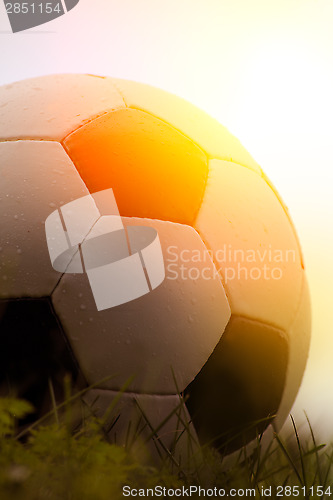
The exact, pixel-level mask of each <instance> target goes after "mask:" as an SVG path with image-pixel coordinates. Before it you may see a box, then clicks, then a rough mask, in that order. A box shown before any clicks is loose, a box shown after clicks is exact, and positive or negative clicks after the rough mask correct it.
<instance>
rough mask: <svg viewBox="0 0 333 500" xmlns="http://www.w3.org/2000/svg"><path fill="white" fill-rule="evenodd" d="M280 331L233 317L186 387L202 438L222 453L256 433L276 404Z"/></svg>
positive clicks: (282, 344) (282, 362)
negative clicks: (209, 354)
mask: <svg viewBox="0 0 333 500" xmlns="http://www.w3.org/2000/svg"><path fill="white" fill-rule="evenodd" d="M288 354H289V353H288V343H287V338H286V336H285V335H284V333H283V332H282V331H280V330H278V329H276V328H274V327H272V326H269V325H265V324H263V323H260V322H257V321H251V320H250V319H247V318H241V317H232V318H231V320H230V322H229V324H228V326H227V328H226V330H225V332H224V333H223V335H222V337H221V340H220V341H219V343H218V344H217V346H216V347H215V349H214V351H213V353H212V354H211V356H210V357H209V359H208V361H207V362H206V364H205V365H204V366H203V368H202V370H201V371H200V372H199V374H198V375H197V376H196V377H195V379H194V380H193V382H191V384H189V386H188V387H187V388H186V390H185V396H186V398H187V402H186V406H187V408H188V410H189V412H190V415H191V417H192V420H193V423H194V426H195V428H196V431H197V433H198V436H199V439H200V441H201V442H202V443H208V444H211V445H214V446H215V447H216V448H218V449H219V450H221V451H222V452H225V453H230V452H232V451H234V450H237V449H239V448H241V447H242V446H243V445H245V444H247V443H248V442H249V441H251V440H253V439H255V438H256V436H257V435H260V434H261V433H262V432H263V431H264V430H265V428H266V427H267V426H268V424H269V423H270V422H271V421H272V418H273V417H274V416H275V414H276V413H277V411H278V409H279V405H280V402H281V398H282V393H283V389H284V385H285V379H286V371H287V366H288Z"/></svg>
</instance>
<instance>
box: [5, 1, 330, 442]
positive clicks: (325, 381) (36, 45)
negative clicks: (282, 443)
mask: <svg viewBox="0 0 333 500" xmlns="http://www.w3.org/2000/svg"><path fill="white" fill-rule="evenodd" d="M332 27H333V0H251V1H249V0H167V1H161V0H117V1H115V0H80V2H79V4H78V5H77V7H75V9H73V10H72V11H71V12H70V13H68V14H67V15H66V16H63V17H60V18H59V19H57V20H55V21H52V22H51V23H49V24H46V25H44V26H41V27H39V28H35V29H33V30H30V31H28V32H26V33H24V32H23V33H18V34H15V35H13V34H12V33H11V32H10V26H9V22H8V19H7V17H6V12H5V9H4V6H3V4H2V3H1V4H0V62H1V66H0V68H1V69H0V84H3V83H8V82H12V81H15V80H20V79H23V78H27V77H32V76H36V75H43V74H48V73H59V72H67V73H68V72H87V73H96V74H101V75H109V76H117V77H122V78H128V79H133V80H137V81H142V82H146V83H150V84H152V85H156V86H158V87H161V88H164V89H166V90H169V91H171V92H174V93H176V94H178V95H180V96H182V97H185V98H186V99H188V100H189V101H192V102H193V103H194V104H196V105H198V106H199V107H201V108H203V109H205V110H206V111H207V112H208V113H210V114H211V115H213V116H215V117H216V118H217V119H218V120H219V121H221V122H222V123H223V124H224V125H226V126H227V127H228V128H229V129H230V130H231V132H233V133H234V134H235V135H236V136H237V137H238V138H239V139H240V140H241V141H242V142H243V144H244V145H245V146H246V147H247V149H248V150H249V151H250V153H251V154H252V156H254V158H255V159H256V160H257V161H258V162H259V163H260V164H261V166H262V167H263V169H264V170H265V172H266V174H267V175H268V176H269V177H270V178H271V180H272V181H273V183H274V184H275V185H276V187H277V188H278V190H279V192H280V194H281V195H282V197H283V198H284V200H285V202H286V203H287V205H288V207H289V209H290V212H291V215H292V217H293V219H294V222H295V225H296V228H297V230H298V233H299V236H300V239H301V242H302V246H303V251H304V256H305V263H306V267H307V272H308V277H309V282H310V288H311V295H312V302H313V341H312V347H311V354H310V359H309V363H308V368H307V371H306V374H305V378H304V382H303V386H302V389H301V391H300V394H299V397H298V399H297V402H296V405H295V407H294V410H293V413H294V414H295V416H296V419H298V422H300V421H301V420H302V410H303V409H305V410H306V411H307V413H308V415H309V417H310V420H311V422H312V424H313V425H314V427H315V430H316V432H317V434H318V435H319V436H320V437H322V439H326V440H327V439H332V438H333V424H332V423H331V422H333V304H332V301H333V284H332V283H333V269H332V257H333V227H332V226H333V224H332V221H333V196H332V192H331V191H332V187H333V159H332V151H331V150H332V146H333V28H332Z"/></svg>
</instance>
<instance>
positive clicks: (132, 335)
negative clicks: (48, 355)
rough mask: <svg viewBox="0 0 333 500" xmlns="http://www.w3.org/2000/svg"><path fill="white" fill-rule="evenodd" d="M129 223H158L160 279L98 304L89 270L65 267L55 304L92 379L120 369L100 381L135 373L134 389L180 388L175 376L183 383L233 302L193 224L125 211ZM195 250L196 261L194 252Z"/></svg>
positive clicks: (113, 383)
mask: <svg viewBox="0 0 333 500" xmlns="http://www.w3.org/2000/svg"><path fill="white" fill-rule="evenodd" d="M123 222H124V225H125V227H126V226H128V225H131V226H133V225H134V226H148V227H152V228H154V229H156V230H157V233H158V236H159V239H160V242H161V246H162V251H163V254H164V262H165V273H166V276H165V279H164V281H163V282H162V284H161V285H159V286H157V288H155V289H154V290H152V291H150V292H149V293H147V294H146V295H143V296H142V297H140V298H138V299H135V300H132V301H130V302H127V303H125V304H122V305H119V306H116V307H112V308H109V309H105V310H102V311H97V308H96V304H95V301H94V297H93V294H92V290H91V288H90V286H89V281H88V279H87V276H86V275H85V274H65V275H64V276H63V277H62V279H61V281H60V283H59V285H58V287H57V288H56V290H55V292H54V294H53V297H52V299H53V304H54V307H55V310H56V312H57V314H58V317H59V319H60V321H61V323H62V325H63V327H64V329H65V331H66V334H67V336H68V338H69V340H70V342H71V345H72V348H73V351H74V353H75V355H76V357H77V359H78V362H79V364H80V366H81V368H82V370H83V373H84V375H85V377H86V379H87V381H88V383H98V382H99V381H101V380H102V379H103V378H104V377H107V376H109V375H114V374H116V375H117V377H116V378H114V379H111V380H109V381H108V382H104V383H103V384H102V383H101V384H100V385H101V387H106V388H108V389H115V390H116V389H119V387H121V385H122V384H123V383H124V381H125V380H127V379H128V377H130V376H132V375H134V377H135V379H134V381H133V383H132V384H131V387H130V390H131V391H135V392H146V393H158V394H175V393H177V386H176V384H175V381H174V378H173V377H175V379H176V381H177V384H178V388H179V390H183V389H184V388H185V387H186V386H187V385H188V383H189V382H190V381H191V380H192V379H193V378H194V377H195V376H196V375H197V373H198V372H199V370H200V369H201V368H202V366H203V365H204V363H205V362H206V361H207V359H208V357H209V356H210V354H211V353H212V351H213V349H214V347H215V345H216V344H217V342H218V341H219V339H220V337H221V335H222V334H223V332H224V329H225V327H226V324H227V323H228V321H229V317H230V308H229V304H228V301H227V298H226V295H225V292H224V289H223V287H222V284H221V281H220V278H219V276H218V274H217V273H215V268H214V265H213V263H212V261H211V259H210V256H209V255H208V254H207V250H206V248H205V246H204V244H203V242H202V240H201V239H200V237H199V235H198V233H197V232H196V231H195V230H194V229H193V228H191V227H189V226H185V225H181V224H175V223H171V222H165V221H158V220H152V219H137V218H126V217H124V218H123ZM111 253H112V248H110V254H111ZM192 254H196V260H194V262H192V261H191V260H189V259H188V257H189V255H192ZM133 279H134V277H133ZM113 286H114V288H115V289H117V287H121V286H122V284H121V283H119V282H117V281H115V282H114V284H113ZM133 286H135V282H133Z"/></svg>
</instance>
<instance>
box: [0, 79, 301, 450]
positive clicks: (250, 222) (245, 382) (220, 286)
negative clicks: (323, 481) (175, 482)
mask: <svg viewBox="0 0 333 500" xmlns="http://www.w3.org/2000/svg"><path fill="white" fill-rule="evenodd" d="M0 139H1V142H0V221H1V223H0V224H1V226H0V228H1V229H0V231H1V232H0V238H1V240H0V247H1V249H0V250H1V252H0V283H1V287H0V299H1V300H0V329H1V350H0V352H1V354H0V390H1V394H8V393H10V394H15V395H17V396H20V397H23V398H26V399H28V400H30V401H31V402H32V403H33V405H34V407H35V413H34V414H33V415H32V416H31V417H30V419H36V418H38V417H39V416H40V415H42V414H44V413H45V412H46V411H47V410H48V409H49V408H50V405H51V397H50V384H49V380H51V381H52V387H53V391H54V394H55V398H56V400H57V401H61V398H62V397H63V379H64V375H65V374H66V373H70V374H71V377H72V380H73V384H76V385H77V386H78V387H82V386H83V387H87V388H88V389H87V391H86V392H85V393H84V396H83V399H84V401H85V404H87V405H89V406H90V407H91V410H92V411H94V412H96V413H97V414H99V415H102V414H103V412H105V411H106V409H107V407H108V406H109V405H110V403H111V402H112V401H114V400H115V399H114V398H117V395H118V394H119V390H121V392H122V395H121V398H120V400H119V401H118V399H117V400H116V401H117V418H114V419H113V420H112V422H111V423H110V427H111V430H110V436H117V440H118V441H117V442H122V440H123V441H124V439H125V436H126V435H127V436H128V432H129V431H130V429H133V428H134V427H135V425H137V424H135V425H133V422H134V423H135V422H136V423H138V422H139V421H143V422H144V423H145V425H146V428H145V429H144V430H143V433H146V435H149V434H151V433H152V429H156V428H157V429H158V438H159V440H160V442H161V443H163V446H166V447H168V448H170V447H171V446H172V443H175V442H176V441H177V439H175V435H176V436H178V437H179V436H180V435H183V433H182V430H184V428H186V429H191V432H193V434H195V435H197V436H198V439H199V441H200V442H201V443H213V444H214V445H215V446H216V447H217V448H219V449H222V450H226V451H227V452H231V451H233V450H236V449H237V448H239V447H240V446H242V445H243V444H244V443H247V442H250V441H251V440H253V439H254V438H255V437H256V434H257V433H258V432H263V431H264V429H266V428H267V427H268V426H270V425H271V424H272V423H273V425H274V426H275V428H276V429H279V428H280V427H281V426H282V424H283V422H284V420H285V418H286V417H287V415H288V413H289V411H290V408H291V406H292V403H293V401H294V398H295V396H296V394H297V391H298V388H299V386H300V383H301V379H302V375H303V372H304V368H305V364H306V359H307V355H308V348H309V339H310V305H309V295H308V288H307V283H306V278H305V273H304V266H303V260H302V254H301V249H300V246H299V242H298V239H297V236H296V233H295V230H294V227H293V225H292V222H291V220H290V217H289V214H288V211H287V208H286V207H285V205H284V204H283V202H282V201H281V199H280V197H279V195H278V194H277V192H276V190H275V189H274V187H273V186H272V184H271V183H270V182H269V180H268V179H267V177H266V176H265V175H264V173H263V172H262V170H261V168H260V167H259V165H258V164H257V163H256V162H255V161H254V159H253V158H252V157H251V156H250V155H249V153H248V152H247V151H246V150H245V149H244V148H243V146H242V145H241V144H240V142H239V141H238V140H237V139H236V138H235V137H233V136H232V135H231V134H230V133H229V132H228V131H227V130H226V129H225V128H224V127H223V126H222V125H220V124H219V123H217V122H216V121H215V120H214V119H212V118H210V117H209V116H208V115H206V114H205V113H203V112H202V111H200V110H198V109H196V108H195V107H194V106H192V105H191V104H189V103H187V102H185V101H183V100H182V99H180V98H177V97H175V96H173V95H170V94H168V93H166V92H163V91H161V90H158V89H156V88H152V87H150V86H148V85H143V84H140V83H134V82H130V81H125V80H120V79H114V78H104V77H97V76H92V75H51V76H45V77H38V78H34V79H30V80H26V81H22V82H18V83H13V84H9V85H5V86H3V87H2V88H1V89H0ZM107 190H110V191H109V192H110V193H113V195H114V199H115V201H116V203H117V206H118V209H119V213H120V216H121V220H122V224H123V225H124V227H125V228H131V227H132V226H136V227H139V228H142V227H148V228H153V229H154V230H155V232H157V234H158V238H159V243H160V246H161V249H162V253H163V257H164V271H165V276H164V279H163V280H162V281H161V280H160V281H161V283H159V284H158V286H156V287H150V289H149V293H145V294H142V295H141V296H138V297H137V298H135V299H134V300H129V301H127V302H123V303H120V304H118V305H116V306H114V307H106V308H104V309H103V310H98V308H97V307H96V302H95V300H94V296H93V293H92V289H91V286H90V283H89V279H88V276H87V273H86V272H77V271H76V270H75V269H74V268H73V269H72V270H71V272H67V271H68V270H67V271H66V270H65V271H64V270H63V271H61V270H60V271H59V269H58V270H57V269H55V268H54V267H53V266H52V261H51V260H50V253H49V248H48V244H47V238H46V233H45V222H46V220H47V219H48V217H49V216H50V214H52V213H54V212H55V211H56V212H57V214H58V211H59V213H61V211H62V213H63V214H64V207H65V206H67V207H68V206H72V205H70V204H71V202H76V201H77V200H81V199H84V198H85V197H86V199H88V198H89V197H91V196H92V195H94V194H96V193H103V192H104V191H105V192H107ZM111 190H112V191H111ZM61 207H62V209H61ZM100 215H101V217H107V214H106V213H103V212H102V211H100ZM59 217H60V215H59ZM78 220H80V221H85V223H87V221H86V217H85V214H84V213H83V212H82V214H80V213H79V212H77V221H78ZM62 223H63V224H64V228H66V221H64V220H63V221H62ZM77 223H78V224H79V222H77ZM67 230H68V232H67V237H68V235H69V228H68V227H67ZM127 230H128V229H127ZM133 230H134V229H133ZM78 243H80V242H78ZM69 247H71V246H70V244H69ZM111 253H112V248H110V249H109V250H108V252H107V255H106V257H107V258H108V255H110V254H111ZM104 257H105V256H104ZM142 269H143V270H144V272H145V276H146V278H147V266H145V265H144V264H143V268H142ZM129 279H130V280H131V279H132V282H130V283H132V285H133V287H135V286H136V284H137V279H138V277H137V276H136V275H135V273H134V274H133V275H131V274H130V275H129ZM147 279H148V278H147ZM148 281H149V280H148ZM111 285H112V286H111ZM111 285H110V287H111V288H112V289H113V290H115V291H116V292H117V291H118V290H119V291H120V290H121V289H122V280H121V279H118V280H117V279H114V280H113V281H111ZM119 293H120V292H119ZM168 416H169V418H166V417H168ZM189 422H190V424H189ZM23 424H26V421H25V422H22V425H23ZM156 432H157V431H156ZM155 438H156V434H155Z"/></svg>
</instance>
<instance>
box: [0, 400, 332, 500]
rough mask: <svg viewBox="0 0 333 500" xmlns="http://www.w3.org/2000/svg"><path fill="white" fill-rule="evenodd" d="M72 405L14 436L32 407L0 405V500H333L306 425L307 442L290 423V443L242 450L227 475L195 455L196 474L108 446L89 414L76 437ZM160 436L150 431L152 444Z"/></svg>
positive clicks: (328, 474) (170, 460)
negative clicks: (182, 499) (210, 499)
mask: <svg viewBox="0 0 333 500" xmlns="http://www.w3.org/2000/svg"><path fill="white" fill-rule="evenodd" d="M51 392H52V391H51ZM74 400H75V398H73V397H69V398H68V403H65V404H63V405H62V406H61V407H60V406H59V407H57V406H56V405H55V402H54V407H53V410H52V412H51V413H50V415H49V416H48V418H47V419H44V420H43V421H41V422H39V423H38V425H35V424H34V425H32V426H30V427H29V428H27V429H26V430H25V431H24V432H22V431H20V433H19V432H18V427H17V423H18V421H19V420H20V419H22V418H24V417H25V416H26V415H27V414H28V413H29V412H30V411H31V410H32V408H31V406H30V404H29V403H27V402H26V401H22V400H18V399H15V398H2V399H0V499H3V500H11V499H13V500H46V499H47V500H117V499H120V498H125V497H124V496H123V486H124V485H127V486H128V487H130V488H133V489H135V490H137V493H138V496H139V493H140V491H139V490H141V492H142V491H143V490H147V489H148V488H150V491H153V490H154V488H155V487H157V486H158V487H159V488H160V490H159V491H160V492H161V491H162V490H161V488H166V490H164V491H165V492H166V493H167V490H169V489H178V491H182V489H183V491H184V490H185V491H187V492H189V488H190V487H191V486H192V498H198V496H199V495H198V491H197V492H195V490H194V489H193V487H195V486H196V487H197V488H199V487H201V488H205V490H206V492H207V490H209V492H211V491H212V490H214V488H216V490H215V492H217V493H218V491H219V490H221V491H225V496H227V494H228V493H229V494H230V492H233V493H235V492H237V493H236V495H233V497H234V498H241V497H243V498H245V497H246V498H248V497H250V498H267V497H269V498H288V497H295V496H298V498H320V499H333V488H332V484H333V466H332V462H333V447H332V445H325V444H320V443H317V442H316V439H315V435H314V432H313V430H312V428H311V425H310V424H309V435H310V439H309V440H307V441H306V442H302V440H301V439H300V437H299V435H298V431H297V427H296V424H295V423H294V422H293V424H294V433H293V436H291V438H290V439H288V440H287V441H286V442H285V441H283V440H282V438H281V437H280V436H278V435H275V436H274V437H273V439H272V440H271V442H270V443H268V444H266V445H265V446H263V445H262V442H261V439H260V436H258V438H257V447H256V449H255V451H254V452H253V453H252V454H250V455H249V454H248V452H247V451H246V448H244V449H242V450H240V451H239V453H238V456H237V458H235V463H234V465H233V466H232V467H231V468H228V467H226V460H225V457H223V456H221V454H219V453H218V452H217V451H216V450H214V449H212V448H209V447H203V448H202V449H201V450H200V453H199V455H200V457H199V456H197V459H196V461H195V464H196V465H195V467H191V468H187V467H186V466H185V467H184V464H179V462H178V461H177V460H175V459H174V457H172V454H171V456H170V454H168V453H167V452H166V453H165V456H161V459H160V462H159V463H156V461H155V463H152V462H151V461H150V459H149V446H150V445H151V443H146V446H147V450H146V452H145V453H143V454H140V455H138V452H137V448H136V447H135V446H133V442H131V443H130V444H128V445H127V446H124V447H120V446H117V445H115V444H111V443H110V442H109V441H108V436H107V434H106V432H105V428H104V422H103V420H102V419H99V418H97V417H95V416H94V415H93V414H90V415H88V416H86V417H85V418H84V419H83V423H82V424H81V425H80V426H77V428H76V429H75V430H74V431H73V413H75V411H76V410H75V408H74V407H73V404H74V403H73V401H74ZM63 409H64V410H65V411H63V412H62V411H61V410H63ZM112 410H113V408H110V411H112ZM157 432H158V429H155V430H154V429H153V430H152V439H156V435H157ZM250 492H254V495H253V493H251V494H250ZM146 493H147V491H146ZM201 493H202V494H201V497H200V498H202V496H203V492H201ZM149 496H150V497H151V496H152V494H150V495H149ZM168 496H169V497H170V496H171V495H168Z"/></svg>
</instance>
